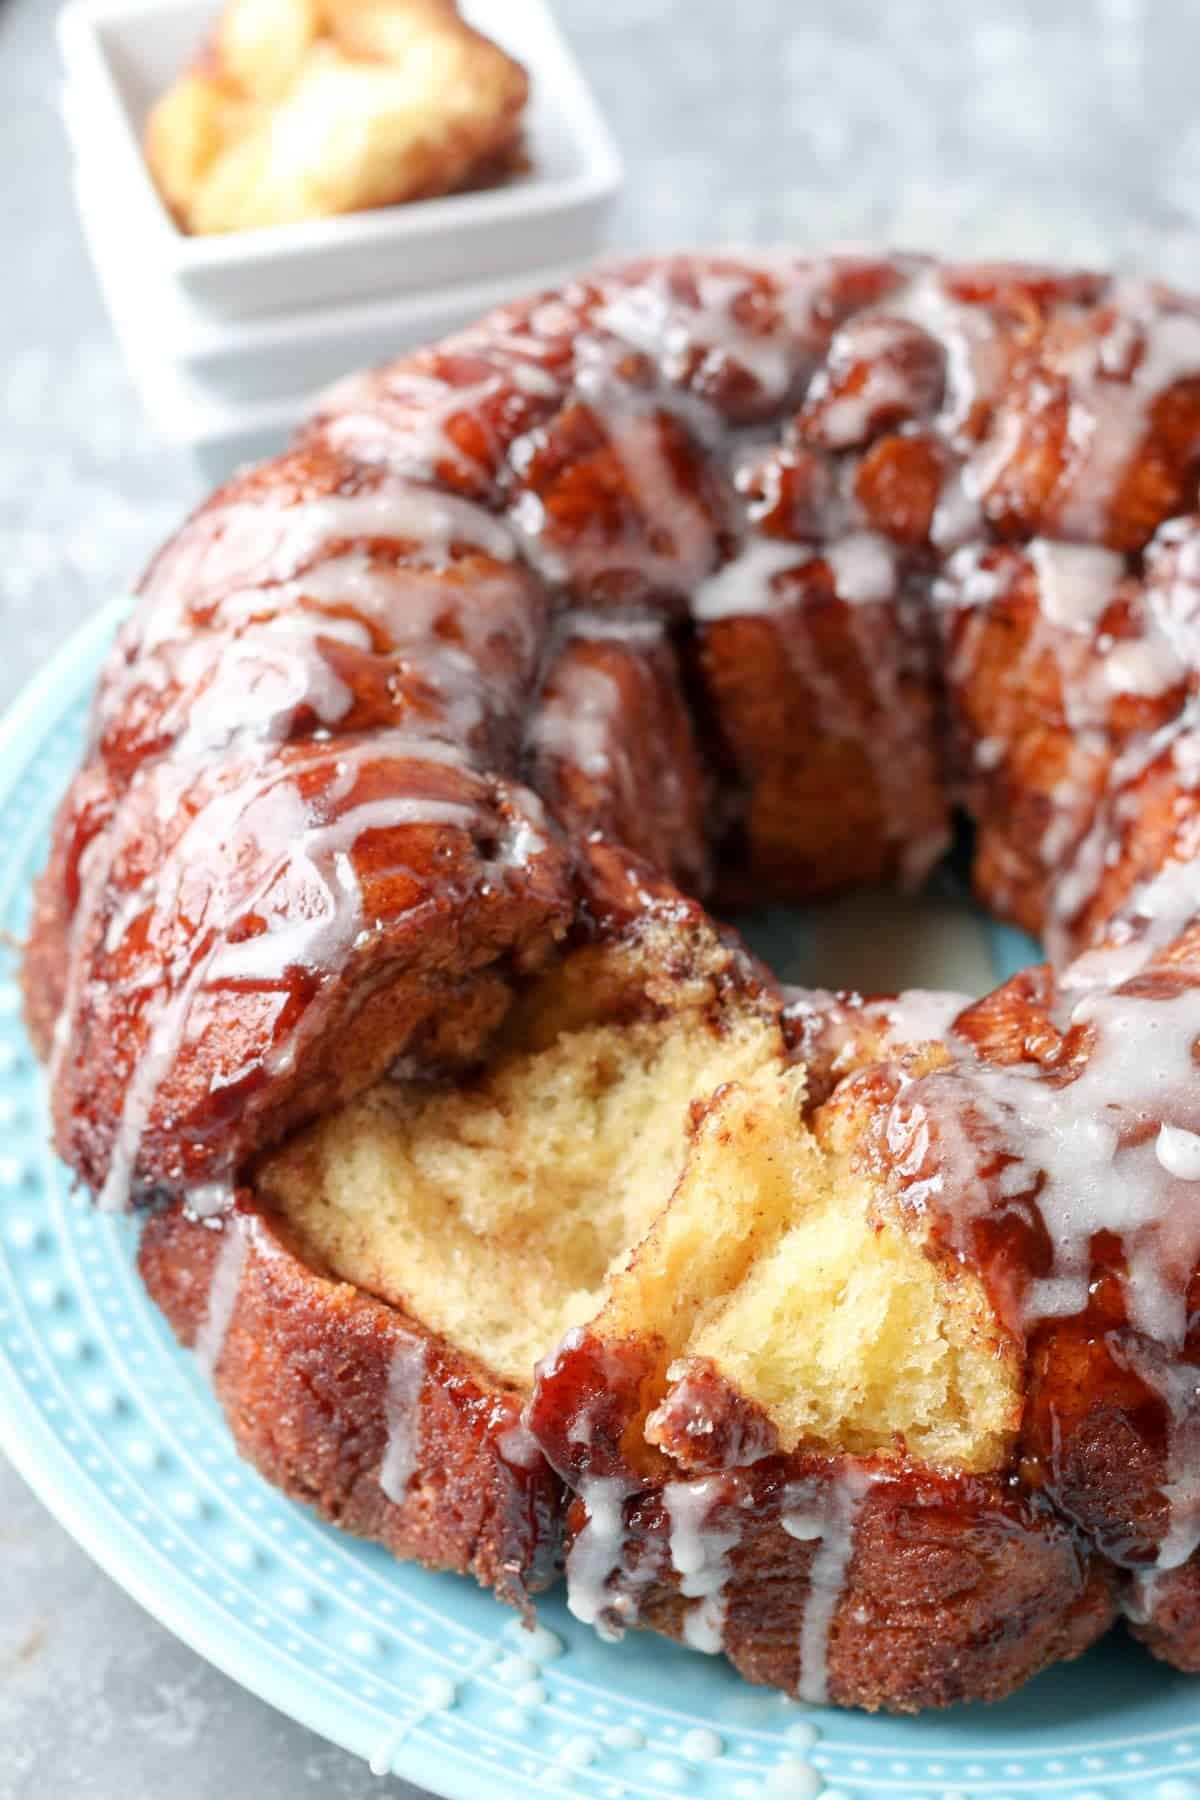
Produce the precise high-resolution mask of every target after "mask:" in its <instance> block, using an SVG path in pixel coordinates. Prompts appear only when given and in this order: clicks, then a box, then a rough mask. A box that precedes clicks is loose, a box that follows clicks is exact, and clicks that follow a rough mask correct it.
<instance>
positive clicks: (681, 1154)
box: [259, 934, 1019, 1469]
mask: <svg viewBox="0 0 1200 1800" xmlns="http://www.w3.org/2000/svg"><path fill="white" fill-rule="evenodd" d="M694 950H695V946H693V951H694ZM665 951H666V946H665V944H664V942H662V941H659V942H657V945H656V944H655V941H654V939H653V934H651V939H650V941H649V943H645V942H644V943H643V944H642V945H641V946H640V947H639V948H638V950H637V951H634V952H631V951H630V950H629V948H628V947H625V948H623V949H621V950H619V951H618V950H615V951H612V952H603V951H600V952H597V951H589V952H586V953H583V954H581V955H579V956H577V957H576V958H574V959H568V961H567V962H566V963H565V964H564V965H562V967H561V968H560V970H559V971H557V972H556V973H555V974H553V975H551V976H549V977H546V978H544V979H543V981H542V983H541V984H540V986H539V987H538V988H537V989H536V990H535V992H534V993H533V995H532V996H531V997H530V998H529V999H528V1000H527V1001H526V1002H524V1003H523V1004H522V1005H521V1006H520V1007H518V1008H517V1009H516V1011H515V1012H514V1014H513V1016H512V1017H511V1018H510V1020H509V1022H508V1024H507V1026H506V1028H505V1029H504V1032H503V1033H502V1036H501V1039H500V1041H499V1042H498V1043H497V1045H496V1047H495V1049H494V1052H493V1054H492V1056H491V1058H490V1060H489V1063H488V1066H487V1067H486V1068H485V1069H484V1070H483V1071H482V1072H481V1073H479V1074H477V1075H474V1076H472V1077H471V1078H470V1079H469V1080H467V1081H465V1082H458V1083H456V1084H453V1085H446V1086H431V1085H429V1084H427V1083H426V1084H421V1083H417V1082H411V1081H410V1082H403V1081H389V1082H384V1083H382V1084H380V1085H379V1086H377V1087H376V1088H375V1089H374V1090H373V1091H371V1092H370V1093H368V1094H367V1095H366V1096H364V1097H363V1098H362V1099H360V1100H358V1101H357V1102H355V1103H354V1104H353V1105H351V1106H349V1107H347V1108H346V1109H345V1110H343V1111H342V1112H340V1113H338V1114H337V1115H335V1116H333V1117H331V1118H329V1119H326V1120H324V1121H323V1122H321V1123H320V1124H319V1125H317V1126H316V1127H315V1128H313V1129H312V1130H310V1131H309V1132H308V1133H306V1134H305V1135H303V1136H302V1137H301V1138H299V1139H298V1140H296V1141H295V1142H294V1143H292V1144H291V1145H290V1146H289V1147H287V1148H286V1149H285V1150H284V1151H282V1152H281V1153H279V1154H277V1155H276V1156H274V1157H273V1158H272V1159H271V1160H270V1161H269V1162H268V1163H267V1164H266V1165H265V1166H264V1167H263V1169H262V1170H261V1172H260V1177H259V1187H260V1191H261V1192H262V1194H263V1195H264V1197H265V1198H266V1199H267V1200H268V1201H269V1202H270V1203H271V1204H273V1205H274V1206H276V1207H277V1208H279V1209H280V1210H282V1211H283V1212H284V1213H285V1214H286V1215H287V1216H288V1218H289V1219H290V1221H291V1222H292V1224H293V1225H294V1226H295V1227H296V1228H297V1229H298V1230H299V1232H300V1233H301V1235H302V1237H303V1238H304V1239H306V1240H307V1241H308V1243H309V1244H310V1245H312V1246H313V1248H314V1251H315V1252H316V1253H317V1255H318V1256H319V1258H320V1259H321V1260H322V1261H323V1262H324V1263H325V1264H326V1265H328V1266H329V1267H331V1268H332V1269H333V1271H334V1272H335V1273H336V1274H337V1275H338V1276H340V1277H341V1278H343V1279H345V1280H347V1281H350V1282H353V1283H354V1284H355V1285H356V1286H359V1287H361V1288H364V1289H367V1290H369V1291H370V1292H372V1293H375V1294H377V1295H379V1296H381V1297H383V1298H385V1299H388V1300H390V1301H392V1302H393V1303H395V1304H398V1305H402V1306H403V1307H405V1308H406V1309H407V1310H408V1311H409V1312H411V1313H412V1314H414V1315H415V1316H416V1317H418V1318H420V1319H421V1320H423V1321H424V1322H425V1323H426V1324H427V1325H429V1326H431V1327H432V1328H433V1329H434V1330H436V1331H438V1332H441V1333H442V1334H443V1335H444V1336H445V1337H447V1338H448V1339H449V1340H451V1341H452V1342H453V1343H455V1344H456V1345H458V1346H459V1347H460V1348H461V1349H463V1350H465V1351H466V1352H468V1353H469V1354H470V1355H472V1356H473V1357H475V1358H477V1359H478V1360H479V1361H480V1362H482V1363H484V1364H485V1365H487V1366H488V1367H489V1368H490V1369H492V1370H493V1371H494V1372H495V1373H496V1374H497V1375H499V1376H500V1377H502V1378H503V1379H505V1380H507V1381H509V1382H512V1383H514V1384H516V1385H518V1386H520V1387H528V1386H529V1384H530V1383H531V1380H532V1375H533V1368H534V1365H535V1363H536V1362H537V1361H538V1360H539V1359H540V1358H541V1357H542V1356H543V1355H545V1354H546V1353H547V1352H548V1351H549V1350H551V1349H552V1348H553V1347H554V1346H555V1344H556V1343H557V1342H558V1341H559V1339H560V1338H561V1336H562V1334H563V1333H564V1331H566V1330H567V1329H568V1328H569V1327H570V1326H572V1325H577V1324H584V1323H590V1326H591V1329H592V1330H593V1331H594V1332H595V1333H596V1334H598V1335H599V1336H600V1337H602V1338H605V1339H610V1340H629V1339H635V1340H638V1341H641V1342H644V1343H647V1344H651V1345H652V1346H653V1349H654V1353H655V1356H656V1358H657V1366H658V1367H659V1369H660V1371H661V1380H660V1383H659V1391H658V1393H657V1395H654V1394H650V1395H648V1396H647V1415H648V1419H647V1422H646V1432H647V1438H648V1440H649V1441H651V1442H653V1441H655V1440H656V1424H655V1419H656V1414H655V1411H654V1410H653V1409H654V1406H655V1401H656V1400H659V1401H661V1400H663V1399H667V1400H668V1401H669V1396H670V1392H671V1388H672V1384H673V1383H674V1382H675V1381H676V1380H678V1379H680V1378H681V1377H683V1376H684V1375H685V1374H686V1373H687V1370H688V1368H689V1367H690V1366H691V1365H692V1364H693V1360H694V1359H704V1362H705V1364H706V1366H710V1367H711V1366H715V1368H716V1369H717V1371H718V1372H719V1373H720V1374H721V1375H723V1376H724V1377H725V1378H726V1380H727V1381H728V1382H729V1383H731V1384H732V1386H733V1387H734V1388H736V1389H737V1390H738V1392H739V1393H740V1394H741V1395H742V1396H743V1397H744V1398H745V1399H747V1400H750V1401H752V1402H756V1403H757V1404H758V1405H759V1406H761V1407H762V1409H763V1410H764V1411H765V1412H766V1413H767V1414H768V1415H769V1417H770V1418H771V1420H772V1421H773V1423H774V1425H775V1427H776V1430H777V1433H778V1436H779V1441H780V1446H781V1448H783V1449H791V1448H793V1447H794V1446H796V1445H797V1444H799V1443H801V1442H816V1443H820V1444H824V1445H830V1446H836V1447H839V1448H842V1449H846V1450H850V1451H854V1452H858V1453H864V1452H870V1451H882V1452H887V1451H889V1450H893V1449H895V1450H901V1449H907V1451H908V1453H909V1454H910V1455H912V1456H914V1457H916V1458H918V1459H920V1460H922V1461H927V1462H930V1463H934V1464H939V1465H949V1466H959V1467H966V1468H970V1469H985V1468H989V1467H994V1466H997V1465H998V1464H999V1463H1001V1462H1002V1461H1003V1460H1004V1457H1005V1456H1006V1454H1007V1452H1008V1449H1009V1447H1010V1445H1011V1442H1012V1436H1013V1432H1014V1430H1015V1426H1016V1422H1017V1415H1018V1388H1017V1381H1018V1373H1019V1371H1018V1366H1017V1363H1016V1359H1015V1354H1014V1352H1013V1350H1012V1347H1011V1345H1009V1344H1008V1343H1007V1341H1006V1339H1005V1338H1004V1337H1003V1334H1002V1333H1001V1332H1000V1330H999V1328H998V1326H997V1324H996V1322H995V1319H994V1316H993V1314H992V1311H991V1309H990V1306H989V1304H988V1302H987V1299H986V1296H985V1294H984V1291H983V1289H982V1286H981V1284H980V1283H979V1282H978V1281H977V1280H976V1279H975V1278H974V1277H972V1276H971V1275H970V1274H968V1273H966V1272H962V1271H957V1270H954V1271H948V1270H947V1269H946V1267H945V1266H944V1265H943V1264H941V1263H939V1262H937V1261H935V1260H933V1259H931V1257H930V1256H928V1255H927V1254H926V1251H925V1248H924V1246H923V1244H922V1242H921V1240H920V1239H919V1238H918V1237H917V1236H915V1235H913V1233H912V1230H911V1229H910V1228H905V1227H904V1226H903V1225H902V1224H901V1222H900V1221H899V1220H897V1219H889V1218H888V1216H887V1215H886V1213H883V1212H882V1211H881V1209H879V1208H878V1207H874V1206H873V1204H872V1201H873V1195H872V1191H871V1184H870V1182H869V1180H868V1178H867V1177H866V1176H865V1175H864V1174H862V1173H860V1172H859V1171H858V1169H857V1168H856V1166H855V1159H854V1155H853V1148H852V1143H851V1142H849V1141H843V1140H848V1138H850V1137H852V1134H848V1133H847V1132H846V1131H845V1130H843V1132H842V1134H841V1139H839V1138H838V1134H837V1133H823V1134H822V1135H821V1137H820V1138H818V1136H817V1135H815V1134H814V1132H813V1131H812V1130H811V1129H810V1127H809V1125H808V1123H806V1120H805V1114H804V1071H803V1069H802V1068H799V1067H797V1066H795V1065H794V1064H791V1063H789V1061H788V1058H787V1056H786V1054H785V1052H784V1048H783V1043H782V1038H781V1035H780V1029H779V1023H778V1019H777V1017H776V1015H775V1012H774V1009H773V1007H772V1006H771V1005H770V1004H768V1003H766V1002H764V1000H763V999H762V998H761V996H758V995H757V994H756V993H754V992H752V991H749V990H742V991H738V990H737V989H736V984H730V983H729V982H728V981H727V980H726V979H725V978H724V974H723V973H722V970H723V968H724V965H723V964H722V962H721V959H722V957H724V956H726V953H725V952H724V951H723V950H721V949H720V948H719V947H717V946H716V945H715V941H714V943H712V944H709V945H708V947H707V951H706V953H705V954H706V955H707V957H708V962H707V964H706V963H705V960H704V957H703V956H702V957H701V958H700V964H699V967H697V966H696V963H695V959H694V958H693V962H692V964H691V965H689V968H688V971H687V973H686V974H683V973H681V972H680V969H679V968H678V967H676V968H671V967H669V966H667V965H668V962H669V958H667V957H666V954H665ZM725 973H727V971H725ZM668 999H669V1002H670V1003H669V1004H668V1003H667V1002H668Z"/></svg>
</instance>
